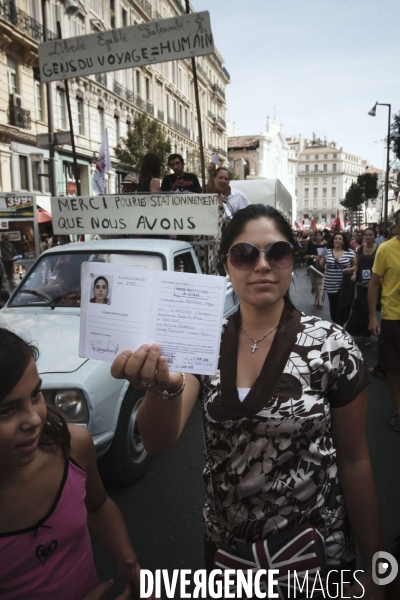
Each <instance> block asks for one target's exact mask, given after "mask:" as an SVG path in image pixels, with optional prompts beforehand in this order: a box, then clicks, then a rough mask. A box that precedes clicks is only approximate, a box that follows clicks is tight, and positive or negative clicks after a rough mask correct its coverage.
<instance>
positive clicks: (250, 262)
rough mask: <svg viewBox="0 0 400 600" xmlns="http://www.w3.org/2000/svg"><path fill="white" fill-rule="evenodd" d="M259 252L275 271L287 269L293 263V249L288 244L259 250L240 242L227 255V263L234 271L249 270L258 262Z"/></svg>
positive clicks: (278, 243) (276, 244) (275, 244)
mask: <svg viewBox="0 0 400 600" xmlns="http://www.w3.org/2000/svg"><path fill="white" fill-rule="evenodd" d="M261 252H264V254H265V258H266V260H267V261H268V262H269V264H270V265H271V267H275V269H287V268H288V267H291V266H292V265H293V263H294V247H293V246H292V244H290V243H289V242H274V243H273V244H270V245H269V246H268V247H267V248H265V250H259V248H257V247H256V246H253V244H249V243H247V242H242V243H240V244H235V245H234V246H232V248H231V249H230V250H229V253H228V254H227V256H228V258H229V262H230V263H231V265H232V267H235V269H240V270H244V269H251V268H252V267H254V265H255V264H256V263H257V262H258V259H259V258H260V254H261Z"/></svg>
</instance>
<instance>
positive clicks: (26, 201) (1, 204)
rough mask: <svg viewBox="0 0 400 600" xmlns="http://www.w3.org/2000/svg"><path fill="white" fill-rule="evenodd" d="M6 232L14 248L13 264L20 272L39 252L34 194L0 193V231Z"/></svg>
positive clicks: (26, 269) (27, 267)
mask: <svg viewBox="0 0 400 600" xmlns="http://www.w3.org/2000/svg"><path fill="white" fill-rule="evenodd" d="M3 232H6V233H8V240H9V242H11V243H12V244H13V246H14V248H15V251H16V255H15V263H14V264H15V266H16V268H18V270H19V272H20V273H21V274H24V273H25V272H26V271H28V270H29V268H30V266H31V265H32V264H33V263H34V261H35V259H36V258H37V257H38V256H39V254H40V244H39V227H38V219H37V207H36V197H35V194H31V193H30V192H27V193H26V194H14V193H5V192H3V193H0V233H3Z"/></svg>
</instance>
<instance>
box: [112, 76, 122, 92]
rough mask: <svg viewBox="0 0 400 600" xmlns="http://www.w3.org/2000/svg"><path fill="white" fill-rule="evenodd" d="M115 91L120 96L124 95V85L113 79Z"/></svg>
mask: <svg viewBox="0 0 400 600" xmlns="http://www.w3.org/2000/svg"><path fill="white" fill-rule="evenodd" d="M113 91H114V92H115V93H116V94H118V96H122V85H121V84H120V83H119V82H118V81H115V79H113Z"/></svg>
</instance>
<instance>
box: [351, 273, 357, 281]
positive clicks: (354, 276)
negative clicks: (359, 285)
mask: <svg viewBox="0 0 400 600" xmlns="http://www.w3.org/2000/svg"><path fill="white" fill-rule="evenodd" d="M351 280H352V281H355V280H356V274H355V273H353V275H352V276H351Z"/></svg>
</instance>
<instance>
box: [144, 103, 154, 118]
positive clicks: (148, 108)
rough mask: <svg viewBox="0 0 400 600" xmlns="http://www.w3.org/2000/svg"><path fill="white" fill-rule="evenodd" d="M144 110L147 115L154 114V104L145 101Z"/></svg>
mask: <svg viewBox="0 0 400 600" xmlns="http://www.w3.org/2000/svg"><path fill="white" fill-rule="evenodd" d="M146 112H147V114H148V115H151V116H154V106H153V105H152V103H151V102H150V101H149V100H147V102H146Z"/></svg>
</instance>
